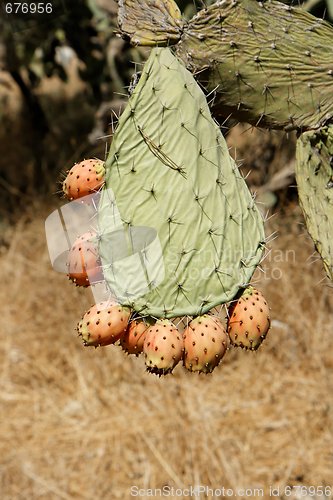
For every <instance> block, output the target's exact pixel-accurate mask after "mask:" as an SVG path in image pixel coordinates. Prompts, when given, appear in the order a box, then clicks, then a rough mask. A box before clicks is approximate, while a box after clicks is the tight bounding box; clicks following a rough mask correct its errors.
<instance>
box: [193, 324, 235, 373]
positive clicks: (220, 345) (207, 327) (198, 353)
mask: <svg viewBox="0 0 333 500" xmlns="http://www.w3.org/2000/svg"><path fill="white" fill-rule="evenodd" d="M184 347H185V351H184V359H183V361H184V366H185V368H187V370H189V371H191V372H199V373H211V372H212V371H213V370H214V368H216V366H217V365H218V364H219V362H220V361H221V359H222V358H223V356H224V354H225V353H226V351H227V349H228V347H229V338H228V335H227V332H226V331H225V329H224V326H223V325H222V323H221V321H220V320H219V319H218V318H214V317H213V316H209V315H208V314H204V315H203V316H198V317H197V318H195V319H193V320H192V321H191V322H190V323H189V325H188V326H187V328H186V329H185V330H184Z"/></svg>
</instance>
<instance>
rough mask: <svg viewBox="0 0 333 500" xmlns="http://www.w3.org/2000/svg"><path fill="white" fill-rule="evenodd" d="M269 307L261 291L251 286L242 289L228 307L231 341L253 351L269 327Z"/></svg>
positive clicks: (228, 327) (228, 326)
mask: <svg viewBox="0 0 333 500" xmlns="http://www.w3.org/2000/svg"><path fill="white" fill-rule="evenodd" d="M270 324H271V323H270V314H269V307H268V305H267V302H266V300H265V298H264V297H263V295H262V293H261V292H259V291H258V290H256V289H255V288H254V287H253V286H249V287H248V288H246V289H245V290H244V292H243V293H242V295H241V296H240V297H239V298H238V300H235V301H234V302H233V303H232V304H231V305H230V307H229V309H228V325H227V330H228V334H229V337H230V341H231V343H232V344H233V345H234V346H236V347H242V348H244V349H249V350H251V351H255V350H256V349H258V347H259V346H260V345H261V343H262V341H263V340H264V339H265V337H266V335H267V332H268V330H269V328H270Z"/></svg>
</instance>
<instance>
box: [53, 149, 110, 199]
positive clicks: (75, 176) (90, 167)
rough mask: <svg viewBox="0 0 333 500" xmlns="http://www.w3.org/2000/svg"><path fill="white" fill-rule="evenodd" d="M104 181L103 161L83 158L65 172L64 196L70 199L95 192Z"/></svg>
mask: <svg viewBox="0 0 333 500" xmlns="http://www.w3.org/2000/svg"><path fill="white" fill-rule="evenodd" d="M104 182H105V166H104V162H103V161H102V160H97V159H90V160H83V161H81V162H80V163H76V164H75V165H74V166H73V167H72V168H71V169H70V170H69V171H68V172H67V176H66V179H65V180H64V182H63V185H62V189H63V192H64V195H65V196H66V198H67V199H68V200H70V201H72V200H77V199H79V198H82V197H83V196H88V195H89V194H92V193H95V192H96V191H98V190H99V189H100V188H101V187H102V186H103V185H104Z"/></svg>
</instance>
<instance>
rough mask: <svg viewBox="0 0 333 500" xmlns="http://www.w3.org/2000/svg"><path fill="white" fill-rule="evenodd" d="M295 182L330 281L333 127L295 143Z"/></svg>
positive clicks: (332, 258) (332, 272) (332, 267)
mask: <svg viewBox="0 0 333 500" xmlns="http://www.w3.org/2000/svg"><path fill="white" fill-rule="evenodd" d="M296 154H297V162H296V180H297V186H298V195H299V201H300V205H301V207H302V210H303V213H304V216H305V220H306V225H307V228H308V231H309V233H310V235H311V237H312V239H313V241H314V243H315V247H316V249H317V250H318V252H319V254H320V256H321V258H322V260H323V263H324V266H325V270H326V272H327V275H328V276H329V278H330V279H331V280H333V167H332V158H333V125H329V126H327V127H323V128H322V129H321V130H319V131H316V132H306V133H304V134H302V135H301V136H300V138H299V139H298V141H297V150H296Z"/></svg>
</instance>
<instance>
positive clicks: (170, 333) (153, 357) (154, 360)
mask: <svg viewBox="0 0 333 500" xmlns="http://www.w3.org/2000/svg"><path fill="white" fill-rule="evenodd" d="M183 351H184V339H183V336H182V334H181V333H180V332H179V330H178V328H177V327H176V326H175V325H174V324H173V323H172V322H171V321H169V320H168V319H159V320H158V321H156V323H155V325H153V326H151V327H150V328H149V329H148V331H147V333H146V338H145V341H144V344H143V352H144V355H145V363H146V367H147V371H149V372H150V373H155V374H156V375H159V376H161V375H166V374H168V373H171V372H172V370H173V369H174V367H175V366H176V365H177V364H178V363H179V361H180V360H181V359H182V356H183Z"/></svg>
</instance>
